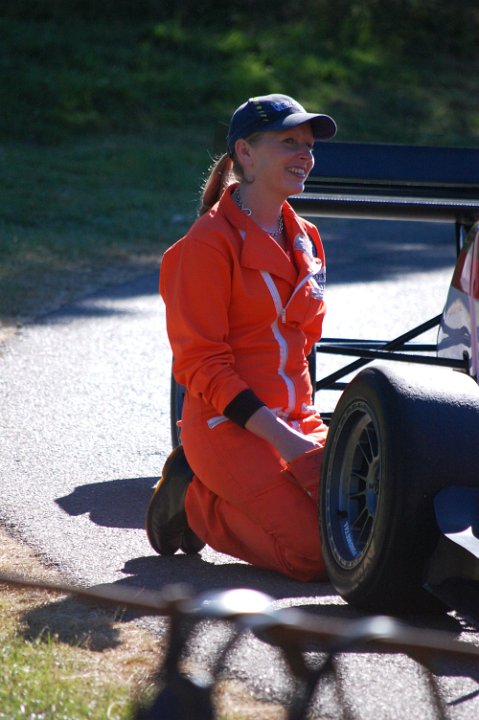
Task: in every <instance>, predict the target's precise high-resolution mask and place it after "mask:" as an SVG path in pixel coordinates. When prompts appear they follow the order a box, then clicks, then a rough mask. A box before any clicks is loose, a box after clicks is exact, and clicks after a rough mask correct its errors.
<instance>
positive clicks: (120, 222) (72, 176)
mask: <svg viewBox="0 0 479 720" xmlns="http://www.w3.org/2000/svg"><path fill="white" fill-rule="evenodd" d="M207 148H208V139H207V138H206V137H205V136H204V134H203V135H202V134H201V132H198V133H197V136H196V137H194V138H189V142H188V143H185V142H184V141H183V137H182V135H181V134H180V133H179V131H178V130H177V129H169V130H168V131H165V133H164V134H163V135H162V136H161V138H155V139H151V138H144V137H132V136H108V137H102V138H98V137H93V138H88V139H83V140H81V141H79V140H76V141H71V142H68V143H64V144H61V145H60V146H55V147H49V148H45V147H43V146H37V145H26V144H22V143H12V144H10V145H4V146H3V147H1V148H0V171H1V174H2V180H3V192H2V194H1V197H0V308H1V315H2V317H3V320H4V322H14V321H15V318H19V317H25V316H35V315H36V314H38V311H39V309H41V308H39V305H40V306H41V305H42V304H43V305H44V304H45V303H46V304H47V306H48V298H49V297H50V296H52V292H53V290H54V288H55V286H56V287H57V289H59V290H61V291H62V292H61V299H62V300H63V301H65V300H68V299H69V298H71V297H72V296H74V295H75V293H77V294H78V293H80V292H81V291H82V290H83V289H87V288H88V287H90V286H91V285H92V284H95V283H97V284H101V282H102V281H103V279H104V278H105V277H106V275H105V273H106V271H108V273H109V274H110V275H111V274H112V273H113V272H114V271H115V269H117V270H118V269H119V268H125V267H127V266H128V267H129V269H130V270H131V271H134V270H135V268H136V269H138V271H141V270H143V269H145V268H147V267H153V266H154V267H158V265H159V259H160V256H161V253H162V252H163V250H164V249H165V247H167V245H169V244H171V242H172V241H173V240H175V239H177V238H178V237H179V236H180V235H181V234H182V233H183V231H184V230H185V229H186V227H187V226H188V224H190V223H191V221H192V220H193V218H194V216H195V213H196V206H197V202H198V186H199V182H200V181H199V179H200V178H201V176H202V174H204V173H205V172H206V170H207V167H208V165H209V164H210V155H209V153H208V149H207ZM210 152H211V153H212V152H213V149H211V151H210Z"/></svg>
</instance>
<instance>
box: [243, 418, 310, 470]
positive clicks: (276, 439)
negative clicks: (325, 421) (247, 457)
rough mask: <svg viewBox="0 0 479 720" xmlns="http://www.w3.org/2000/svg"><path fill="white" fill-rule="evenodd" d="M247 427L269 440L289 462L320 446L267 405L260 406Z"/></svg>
mask: <svg viewBox="0 0 479 720" xmlns="http://www.w3.org/2000/svg"><path fill="white" fill-rule="evenodd" d="M245 428H246V429H247V430H249V431H250V432H252V433H253V434H254V435H257V436H258V437H260V438H263V440H267V441H268V442H269V443H271V445H273V447H274V448H276V450H277V451H278V452H279V454H280V455H281V457H282V458H284V459H285V460H286V462H289V461H290V460H292V459H293V458H295V457H298V455H302V454H303V453H305V452H307V451H308V450H314V448H317V447H319V445H318V443H316V442H313V440H310V439H309V438H308V437H307V436H306V435H303V433H301V432H298V431H297V430H294V428H292V427H290V426H289V425H288V424H287V423H286V422H284V420H281V418H279V417H277V416H276V415H275V414H274V413H272V412H271V410H269V409H268V408H267V407H260V408H259V410H257V411H256V412H255V413H253V415H252V416H251V417H250V418H249V420H248V421H247V423H246V425H245Z"/></svg>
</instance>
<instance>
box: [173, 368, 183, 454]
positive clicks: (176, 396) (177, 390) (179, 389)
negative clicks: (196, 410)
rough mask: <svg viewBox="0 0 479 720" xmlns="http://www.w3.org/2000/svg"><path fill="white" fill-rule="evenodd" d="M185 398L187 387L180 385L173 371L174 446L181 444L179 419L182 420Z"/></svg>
mask: <svg viewBox="0 0 479 720" xmlns="http://www.w3.org/2000/svg"><path fill="white" fill-rule="evenodd" d="M184 400H185V388H184V386H183V385H178V383H177V382H176V380H175V378H174V377H173V373H172V374H171V380H170V432H171V444H172V446H173V448H175V447H177V446H178V445H181V428H180V426H179V425H178V421H179V420H181V413H182V412H183V402H184Z"/></svg>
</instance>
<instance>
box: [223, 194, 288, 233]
mask: <svg viewBox="0 0 479 720" xmlns="http://www.w3.org/2000/svg"><path fill="white" fill-rule="evenodd" d="M234 199H235V200H236V202H237V204H238V205H239V206H240V207H241V209H242V210H243V211H244V212H246V214H247V215H251V218H252V219H253V220H254V221H255V223H256V224H257V225H259V226H260V227H261V228H262V229H263V230H266V231H267V232H268V231H272V232H273V233H274V232H276V231H277V230H278V229H279V228H280V223H281V208H282V206H283V201H282V200H278V199H277V198H272V197H270V196H269V195H268V194H266V193H258V192H257V190H256V188H255V187H253V185H246V184H241V183H240V184H239V185H238V187H237V188H236V190H235V192H234Z"/></svg>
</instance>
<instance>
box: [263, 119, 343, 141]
mask: <svg viewBox="0 0 479 720" xmlns="http://www.w3.org/2000/svg"><path fill="white" fill-rule="evenodd" d="M306 122H309V123H311V129H312V131H313V136H314V139H315V140H328V139H330V138H332V137H334V136H335V135H336V131H337V126H336V123H335V122H334V120H333V118H332V117H330V116H329V115H318V114H315V113H306V112H304V113H292V114H291V115H288V116H287V117H285V118H283V119H282V120H278V121H277V122H275V123H270V124H268V127H267V128H265V130H266V129H267V130H288V129H289V128H292V127H296V126H297V125H302V124H303V123H306Z"/></svg>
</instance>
